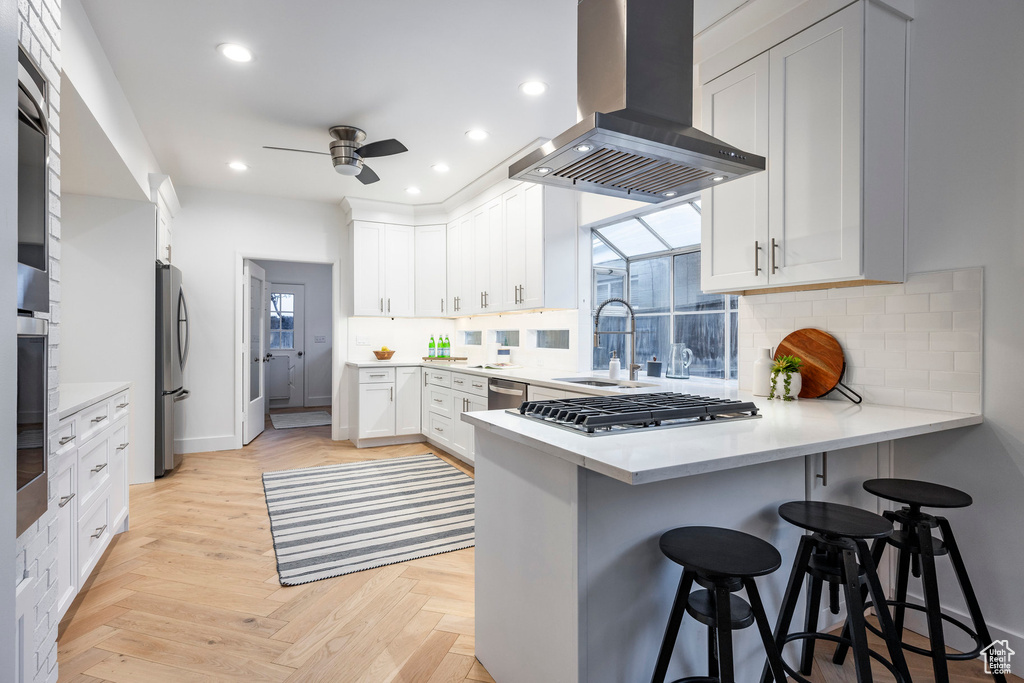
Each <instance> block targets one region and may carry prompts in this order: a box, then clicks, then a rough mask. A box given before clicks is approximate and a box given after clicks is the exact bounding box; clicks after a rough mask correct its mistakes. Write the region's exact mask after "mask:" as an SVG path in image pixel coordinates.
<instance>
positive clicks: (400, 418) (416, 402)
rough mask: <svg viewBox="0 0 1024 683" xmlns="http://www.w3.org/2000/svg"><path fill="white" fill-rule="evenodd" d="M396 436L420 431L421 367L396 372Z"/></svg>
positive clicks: (399, 369) (401, 369)
mask: <svg viewBox="0 0 1024 683" xmlns="http://www.w3.org/2000/svg"><path fill="white" fill-rule="evenodd" d="M395 374H396V378H395V436H405V435H406V434H419V433H420V369H419V368H398V369H397V370H396V372H395Z"/></svg>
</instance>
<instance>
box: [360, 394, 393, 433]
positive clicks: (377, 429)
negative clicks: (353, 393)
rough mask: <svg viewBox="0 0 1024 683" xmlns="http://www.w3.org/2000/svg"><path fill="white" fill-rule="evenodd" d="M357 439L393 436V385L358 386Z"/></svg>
mask: <svg viewBox="0 0 1024 683" xmlns="http://www.w3.org/2000/svg"><path fill="white" fill-rule="evenodd" d="M358 425H359V426H358V429H359V438H360V439H376V438H380V437H383V436H394V435H395V383H394V382H387V383H382V384H360V385H359V422H358Z"/></svg>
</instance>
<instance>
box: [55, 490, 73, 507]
mask: <svg viewBox="0 0 1024 683" xmlns="http://www.w3.org/2000/svg"><path fill="white" fill-rule="evenodd" d="M74 497H75V494H73V493H72V494H70V495H67V496H61V497H60V501H59V502H58V503H57V507H59V508H62V507H64V506H65V505H67V504H68V503H70V502H71V499H72V498H74Z"/></svg>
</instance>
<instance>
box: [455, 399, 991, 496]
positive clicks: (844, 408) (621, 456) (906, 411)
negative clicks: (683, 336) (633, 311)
mask: <svg viewBox="0 0 1024 683" xmlns="http://www.w3.org/2000/svg"><path fill="white" fill-rule="evenodd" d="M694 386H704V387H705V388H706V384H701V385H696V384H695V385H694ZM719 386H720V387H721V388H722V389H725V387H724V386H723V385H722V384H720V385H719ZM690 393H696V392H694V391H693V388H691V390H690ZM702 393H710V395H713V396H720V397H723V398H726V397H727V398H738V399H741V400H744V401H754V402H755V403H756V404H757V406H758V408H759V409H760V414H761V415H762V417H761V418H758V419H749V420H736V421H733V422H725V421H723V422H716V423H710V424H707V423H705V424H699V425H692V426H685V427H676V428H668V429H656V430H650V431H645V432H637V431H635V432H629V433H625V434H615V435H607V436H585V435H583V434H578V433H574V432H571V431H568V430H566V429H562V428H559V427H555V426H553V425H550V424H545V423H543V422H539V421H536V420H532V419H528V418H524V417H521V416H519V415H513V414H509V413H507V412H505V411H499V410H494V411H487V412H475V413H463V415H462V419H463V420H465V421H466V422H469V423H470V424H473V425H475V426H476V427H478V428H480V429H486V430H488V431H490V432H493V433H494V434H497V435H500V436H502V437H505V438H507V439H511V440H512V441H515V442H518V443H521V444H524V445H526V446H530V447H532V448H534V449H536V450H538V451H540V452H543V453H547V454H549V455H551V456H554V457H558V458H562V459H564V460H568V461H569V462H572V463H575V464H576V465H579V466H580V467H584V468H586V469H589V470H593V471H595V472H600V473H602V474H605V475H607V476H609V477H612V478H614V479H618V480H620V481H624V482H626V483H628V484H643V483H647V482H654V481H662V480H665V479H675V478H678V477H685V476H690V475H694V474H702V473H704V472H714V471H718V470H725V469H731V468H734V467H743V466H746V465H755V464H758V463H763V462H770V461H774V460H783V459H785V458H792V457H797V456H803V455H810V454H812V453H821V452H827V451H831V450H836V449H840V448H848V447H853V446H862V445H865V444H870V443H877V442H880V441H890V440H893V439H901V438H904V437H908V436H917V435H919V434H927V433H930V432H937V431H942V430H946V429H956V428H959V427H966V426H969V425H976V424H980V423H981V422H982V416H981V415H976V414H967V413H950V412H943V411H936V410H919V409H914V408H898V407H893V406H879V405H868V404H861V405H854V404H853V403H850V402H848V401H845V400H843V401H836V400H827V399H804V400H799V401H793V402H789V403H783V402H781V401H769V400H768V399H767V398H760V397H754V396H751V395H750V394H748V393H746V392H739V391H736V390H735V389H732V390H728V391H719V392H715V393H711V392H702Z"/></svg>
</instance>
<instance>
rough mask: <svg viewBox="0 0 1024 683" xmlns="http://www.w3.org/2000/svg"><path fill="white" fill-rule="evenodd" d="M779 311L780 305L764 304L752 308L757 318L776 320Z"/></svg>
mask: <svg viewBox="0 0 1024 683" xmlns="http://www.w3.org/2000/svg"><path fill="white" fill-rule="evenodd" d="M781 310H782V309H781V305H780V304H776V303H764V304H758V305H757V306H755V307H754V314H755V315H756V316H757V317H759V318H778V317H779V316H780V315H781V313H780V311H781Z"/></svg>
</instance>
